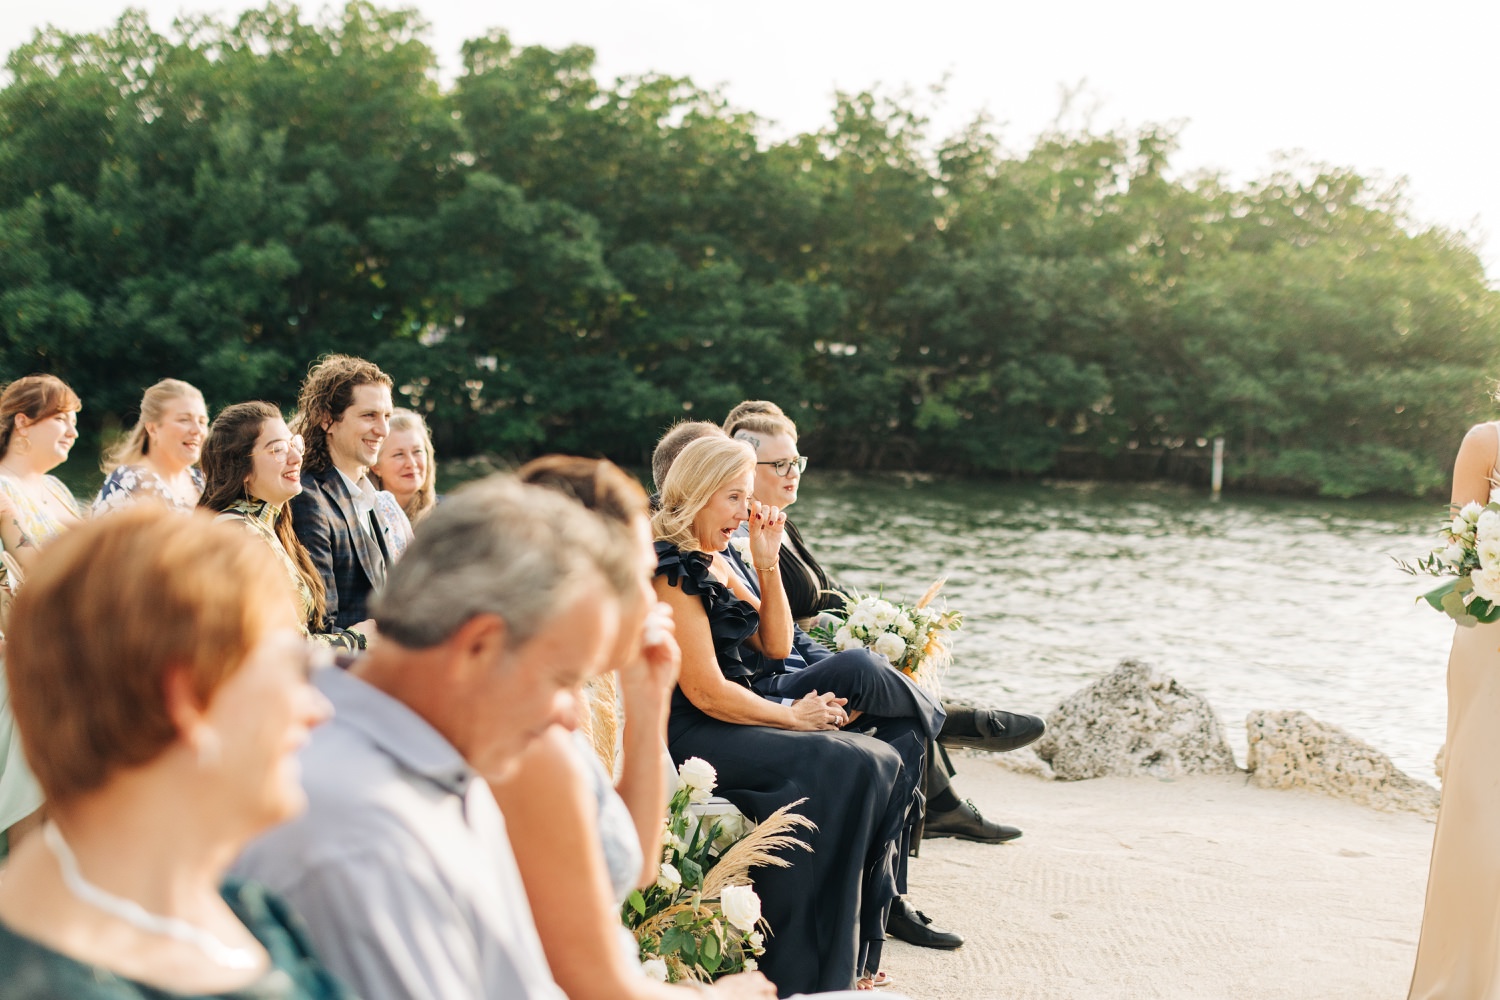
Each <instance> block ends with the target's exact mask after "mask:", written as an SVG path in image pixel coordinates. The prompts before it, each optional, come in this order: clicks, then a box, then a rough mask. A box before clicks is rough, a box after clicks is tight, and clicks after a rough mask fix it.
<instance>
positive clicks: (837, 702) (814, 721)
mask: <svg viewBox="0 0 1500 1000" xmlns="http://www.w3.org/2000/svg"><path fill="white" fill-rule="evenodd" d="M848 703H849V699H848V698H840V697H839V696H838V695H836V694H834V693H833V692H832V691H828V692H825V693H823V694H819V693H818V692H816V691H809V692H807V694H805V695H803V696H802V697H801V698H798V699H797V700H796V701H794V702H792V720H793V721H794V722H795V724H796V725H795V728H797V729H801V730H804V731H807V732H812V731H815V730H819V729H838V728H840V727H842V726H843V725H844V724H845V723H847V722H848V721H849V715H848V713H846V712H845V711H844V706H845V705H847V704H848Z"/></svg>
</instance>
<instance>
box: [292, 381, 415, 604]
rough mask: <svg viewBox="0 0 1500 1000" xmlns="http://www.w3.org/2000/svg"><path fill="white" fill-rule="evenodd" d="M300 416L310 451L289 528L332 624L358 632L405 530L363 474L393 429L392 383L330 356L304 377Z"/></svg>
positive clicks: (298, 426)
mask: <svg viewBox="0 0 1500 1000" xmlns="http://www.w3.org/2000/svg"><path fill="white" fill-rule="evenodd" d="M297 410H298V412H297V415H296V417H295V418H294V420H293V425H292V430H293V431H295V432H297V433H298V434H300V435H301V436H302V438H303V440H304V441H305V442H306V445H305V447H306V452H305V454H304V456H303V460H302V492H301V493H299V494H297V496H295V497H293V498H292V513H293V515H294V517H293V519H292V527H293V528H295V529H296V531H297V537H298V538H300V539H301V540H302V544H303V546H305V547H306V548H307V554H308V555H309V556H311V557H312V561H313V565H314V566H316V567H317V570H318V574H319V575H320V576H322V577H323V592H324V594H325V595H327V597H326V599H327V605H328V614H329V616H330V617H332V618H333V624H335V625H337V626H338V627H339V628H351V627H356V626H357V625H358V624H359V623H360V622H362V621H364V620H365V619H366V618H368V617H369V616H370V615H369V610H368V605H369V601H370V594H371V593H372V592H374V591H375V590H378V589H380V586H381V585H382V584H383V583H385V575H386V573H387V571H388V570H389V569H390V564H391V563H392V562H393V561H394V555H393V553H392V548H393V546H394V545H395V544H396V543H395V541H394V539H393V536H398V535H401V534H402V533H403V532H404V531H406V530H408V528H407V526H402V525H398V524H392V523H391V521H390V520H389V516H388V513H387V512H386V511H385V510H384V509H382V506H381V505H380V504H379V502H378V499H377V497H376V495H375V494H376V492H377V491H376V489H375V487H374V486H373V485H372V484H371V483H370V480H369V479H368V478H367V477H366V476H365V472H366V470H368V469H369V467H370V466H371V465H374V464H375V458H376V456H377V455H379V454H380V443H381V441H383V440H385V436H386V434H387V433H388V432H389V430H390V419H391V377H390V376H389V375H387V374H386V373H385V372H383V371H381V370H380V368H379V367H377V366H376V365H374V364H371V363H370V362H368V361H365V360H363V359H361V358H351V357H349V356H348V355H346V354H331V355H329V356H328V357H325V358H323V359H322V360H321V361H319V362H318V363H317V364H316V365H314V366H313V367H312V370H311V371H309V372H308V373H307V378H306V379H304V380H303V382H302V390H301V392H300V393H299V394H298V396H297ZM403 516H404V515H403ZM356 630H357V629H356Z"/></svg>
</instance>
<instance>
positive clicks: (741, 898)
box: [719, 885, 760, 934]
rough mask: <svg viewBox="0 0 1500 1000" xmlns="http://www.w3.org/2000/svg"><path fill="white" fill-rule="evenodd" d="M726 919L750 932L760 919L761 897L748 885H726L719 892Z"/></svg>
mask: <svg viewBox="0 0 1500 1000" xmlns="http://www.w3.org/2000/svg"><path fill="white" fill-rule="evenodd" d="M719 909H721V910H723V911H724V919H725V920H727V921H729V922H730V923H731V924H733V925H734V926H736V927H738V928H739V929H740V930H742V931H744V932H745V933H746V934H749V933H750V932H751V931H753V930H755V923H756V921H758V920H759V919H760V897H759V896H757V895H756V894H755V890H754V889H752V888H750V887H749V886H748V885H726V886H725V887H724V891H723V892H722V893H720V894H719Z"/></svg>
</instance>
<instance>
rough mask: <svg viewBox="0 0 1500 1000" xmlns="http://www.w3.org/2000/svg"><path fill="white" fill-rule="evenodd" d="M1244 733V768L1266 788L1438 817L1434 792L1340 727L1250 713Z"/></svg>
mask: <svg viewBox="0 0 1500 1000" xmlns="http://www.w3.org/2000/svg"><path fill="white" fill-rule="evenodd" d="M1245 729H1246V734H1247V736H1248V737H1249V743H1250V752H1249V755H1248V757H1247V761H1246V763H1247V765H1248V767H1249V768H1250V772H1251V780H1253V781H1254V782H1255V783H1256V784H1257V785H1260V786H1261V787H1262V788H1307V789H1312V790H1314V791H1320V792H1326V793H1327V794H1329V795H1334V796H1338V797H1339V798H1345V799H1349V800H1351V801H1353V802H1359V803H1362V804H1364V805H1368V806H1374V807H1375V808H1376V809H1383V810H1385V811H1386V812H1414V813H1420V814H1422V815H1423V816H1427V817H1429V818H1431V817H1434V816H1436V815H1437V807H1438V790H1437V789H1436V788H1433V787H1432V786H1431V785H1428V784H1425V783H1423V782H1421V781H1418V780H1416V779H1415V778H1412V777H1411V776H1410V775H1408V774H1406V772H1404V771H1402V770H1401V769H1400V768H1398V767H1397V766H1396V765H1395V764H1393V763H1391V759H1390V758H1389V757H1387V756H1386V755H1385V754H1383V753H1381V752H1380V751H1379V750H1376V749H1375V748H1374V747H1372V746H1370V745H1369V744H1368V743H1366V742H1364V741H1363V740H1359V739H1356V738H1355V737H1353V736H1350V735H1349V734H1348V733H1346V732H1344V731H1343V730H1342V729H1340V728H1339V727H1338V726H1333V725H1329V724H1328V723H1325V722H1319V721H1318V720H1317V719H1314V718H1313V717H1312V716H1310V715H1308V714H1307V713H1306V712H1251V713H1250V714H1249V715H1248V716H1246V718H1245Z"/></svg>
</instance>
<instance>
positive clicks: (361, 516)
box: [333, 465, 375, 537]
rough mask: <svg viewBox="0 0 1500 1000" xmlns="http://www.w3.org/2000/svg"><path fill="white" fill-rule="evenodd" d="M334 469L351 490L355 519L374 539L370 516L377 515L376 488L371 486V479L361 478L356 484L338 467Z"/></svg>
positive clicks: (350, 497) (350, 496) (350, 495)
mask: <svg viewBox="0 0 1500 1000" xmlns="http://www.w3.org/2000/svg"><path fill="white" fill-rule="evenodd" d="M333 468H334V470H335V471H336V472H338V474H339V478H341V479H343V481H344V485H345V486H346V487H348V488H349V499H350V501H351V502H352V503H353V504H354V516H355V519H356V520H357V521H359V524H360V527H362V528H364V529H365V534H367V535H370V536H371V537H374V534H375V526H374V525H373V524H372V523H371V521H370V515H371V514H373V513H375V487H374V486H373V485H371V483H370V478H369V477H368V476H360V477H359V482H357V483H356V482H355V481H354V480H352V479H350V478H349V475H348V473H346V472H345V471H344V470H343V469H340V468H339V467H338V466H337V465H335V466H334V467H333Z"/></svg>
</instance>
